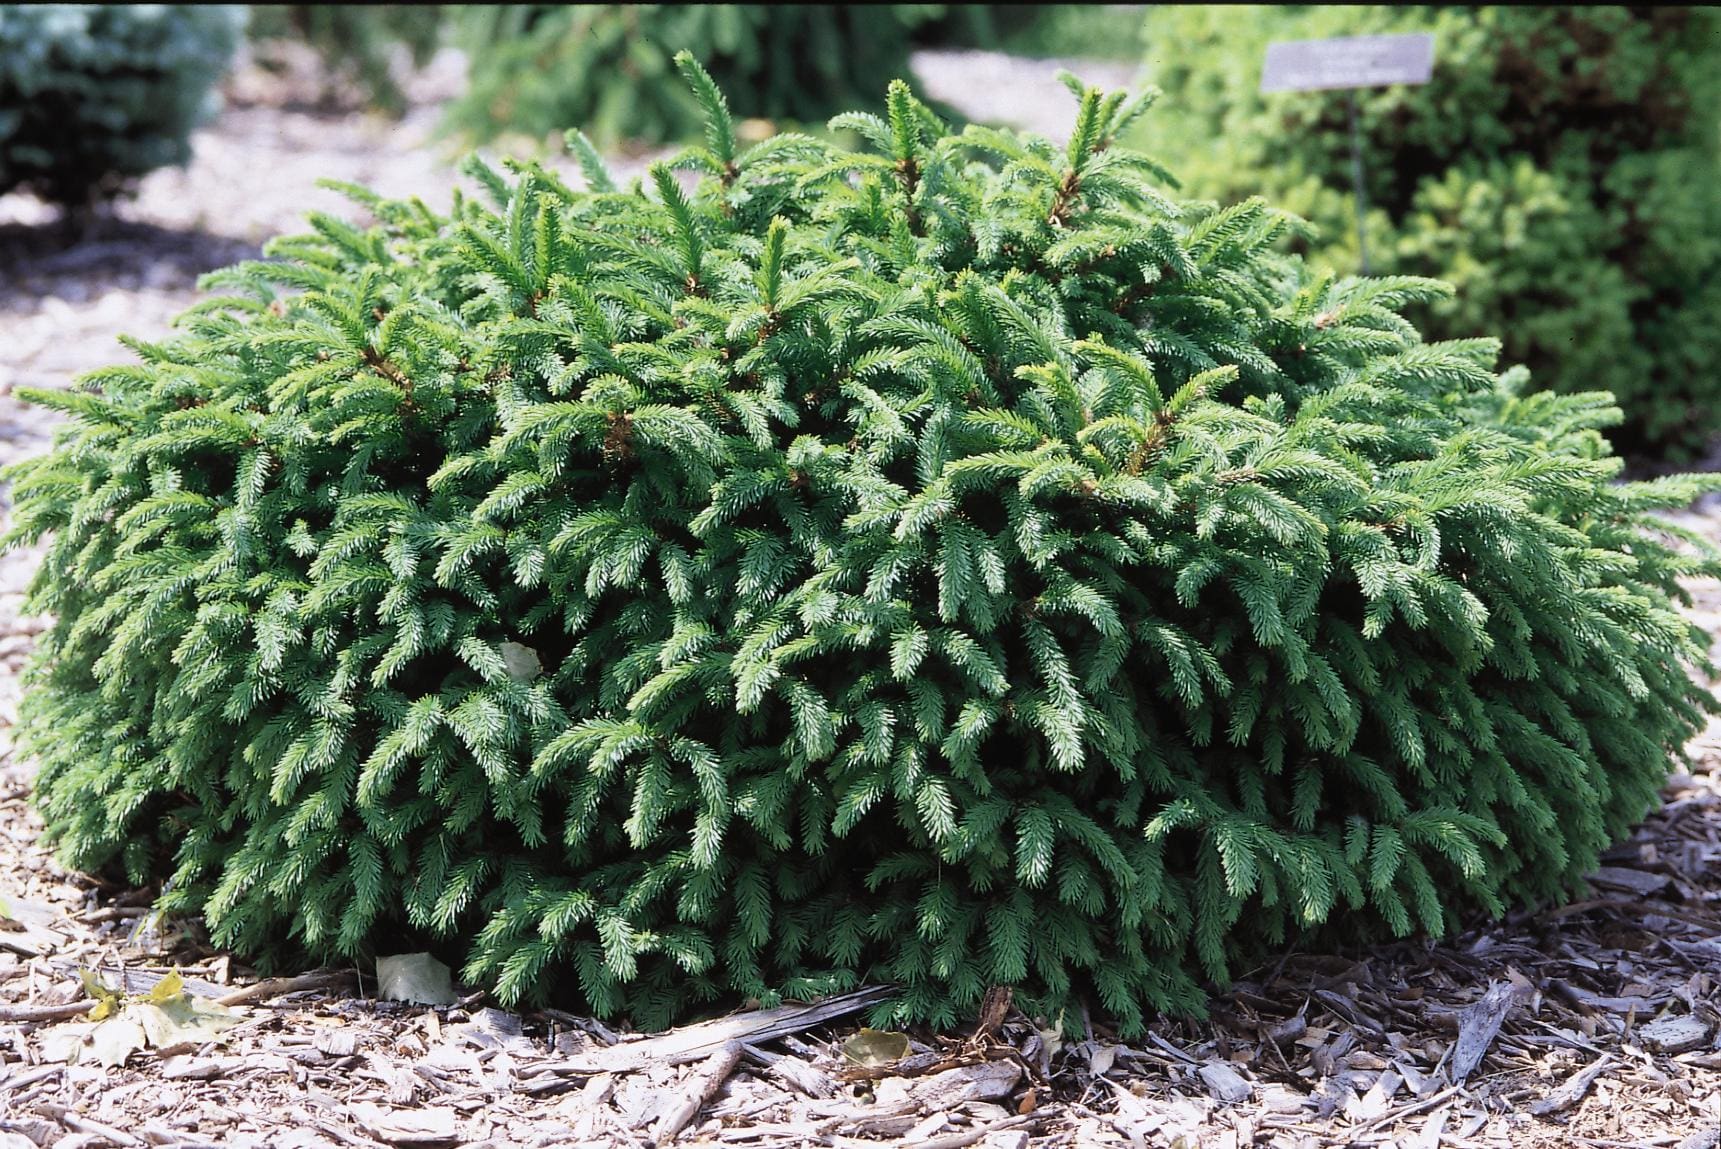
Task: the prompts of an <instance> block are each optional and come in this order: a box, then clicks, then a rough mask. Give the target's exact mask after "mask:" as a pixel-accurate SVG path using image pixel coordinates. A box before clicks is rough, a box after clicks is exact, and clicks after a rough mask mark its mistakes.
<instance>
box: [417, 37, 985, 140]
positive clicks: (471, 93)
mask: <svg viewBox="0 0 1721 1149" xmlns="http://www.w3.org/2000/svg"><path fill="white" fill-rule="evenodd" d="M947 8H949V6H948V5H940V4H878V5H846V4H579V5H569V4H500V5H495V6H490V7H484V6H468V7H465V8H463V9H462V11H461V13H460V17H459V21H460V25H459V27H460V31H459V35H458V39H459V41H460V44H461V46H462V47H463V48H464V49H465V50H466V52H467V54H468V56H469V57H470V59H471V72H470V79H469V83H470V88H469V90H468V92H467V93H466V95H465V96H464V97H462V98H461V99H460V100H459V101H457V102H456V104H455V105H454V107H453V108H452V110H451V115H450V122H451V123H452V124H453V125H454V126H455V127H457V128H459V129H461V130H463V131H466V132H468V133H471V134H473V135H476V136H478V137H480V138H484V137H489V136H494V135H496V134H498V133H501V132H504V131H516V132H524V133H526V134H528V135H533V136H537V137H539V138H542V137H544V136H546V135H548V134H550V133H552V132H561V131H564V130H565V129H567V128H568V127H569V125H578V126H579V127H581V128H583V129H584V130H585V131H586V133H587V134H588V135H590V136H591V137H592V138H593V139H595V140H596V141H597V142H598V143H599V144H600V145H603V146H605V147H610V146H613V145H615V144H617V143H621V142H634V143H645V144H660V143H666V142H684V141H687V140H691V139H695V138H697V137H698V135H699V132H700V130H701V126H702V124H703V123H704V120H703V118H702V116H701V113H700V110H699V104H698V102H697V101H696V100H694V99H693V97H692V95H691V94H690V93H689V92H688V90H687V88H686V86H685V85H684V84H682V83H681V82H680V80H679V78H678V77H677V76H676V75H675V66H674V64H673V63H672V60H671V58H672V57H673V56H674V54H675V53H676V52H679V51H682V50H688V51H691V52H693V53H694V55H696V56H698V57H699V58H700V59H702V60H704V61H705V62H706V66H707V67H708V68H709V69H710V71H711V74H712V76H713V77H715V79H716V80H717V82H718V84H719V85H721V86H722V88H723V90H724V92H725V93H726V94H727V96H728V98H729V99H730V101H731V102H732V103H733V104H734V107H735V112H736V114H737V115H741V116H752V117H762V118H765V119H771V120H791V121H799V122H818V121H822V120H824V119H825V118H826V117H827V116H830V115H832V114H833V113H835V112H840V111H842V110H843V109H844V108H847V107H850V106H853V105H857V104H870V103H876V102H877V100H878V94H879V93H880V92H882V91H883V90H884V86H885V85H886V84H887V83H889V82H890V81H891V80H892V79H895V78H896V77H898V76H903V75H906V74H907V73H908V50H909V46H910V41H911V37H912V36H913V35H914V33H915V31H916V29H918V28H922V27H932V26H934V25H935V24H936V25H947V24H950V23H952V22H953V21H957V20H959V19H960V17H959V16H958V15H957V14H958V13H962V12H964V11H966V9H964V8H962V7H960V6H958V7H957V8H955V9H954V10H953V11H948V12H947V11H946V9H947Z"/></svg>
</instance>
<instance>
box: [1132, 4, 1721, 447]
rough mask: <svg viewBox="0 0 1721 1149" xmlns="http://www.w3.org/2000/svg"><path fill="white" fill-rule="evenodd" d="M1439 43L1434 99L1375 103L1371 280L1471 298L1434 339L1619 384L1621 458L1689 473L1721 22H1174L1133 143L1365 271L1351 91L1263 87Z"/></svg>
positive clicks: (1677, 14)
mask: <svg viewBox="0 0 1721 1149" xmlns="http://www.w3.org/2000/svg"><path fill="white" fill-rule="evenodd" d="M1409 31H1428V32H1432V33H1433V34H1434V36H1435V41H1436V49H1435V71H1434V79H1433V82H1432V83H1430V84H1428V85H1427V86H1425V87H1394V88H1386V89H1375V90H1369V91H1364V92H1360V93H1359V94H1358V99H1359V101H1360V107H1361V121H1362V127H1363V132H1364V136H1365V141H1366V142H1365V154H1366V159H1367V172H1368V194H1369V200H1370V204H1371V207H1372V208H1373V209H1374V210H1373V214H1372V216H1371V218H1370V220H1369V221H1368V223H1369V232H1370V237H1371V245H1370V246H1371V254H1372V256H1373V258H1374V262H1375V270H1377V271H1379V272H1383V273H1387V274H1394V273H1403V274H1414V275H1428V276H1434V277H1438V278H1440V279H1444V280H1446V281H1448V282H1450V283H1452V284H1453V285H1454V286H1455V287H1456V288H1457V289H1458V290H1457V293H1456V294H1455V295H1454V296H1453V297H1452V298H1451V299H1449V300H1445V301H1442V302H1440V303H1436V304H1432V305H1428V306H1423V307H1418V308H1415V309H1414V310H1413V312H1412V315H1413V317H1414V318H1415V319H1416V321H1417V322H1418V323H1419V324H1420V325H1421V326H1423V327H1424V329H1425V330H1427V331H1428V332H1429V333H1430V334H1431V335H1434V336H1437V337H1455V336H1466V335H1474V334H1477V333H1480V332H1498V333H1499V334H1500V336H1501V338H1502V339H1503V340H1504V342H1505V355H1506V358H1507V360H1508V361H1511V362H1520V363H1524V364H1527V365H1528V366H1529V367H1530V369H1531V376H1532V379H1533V380H1534V382H1535V383H1536V384H1537V385H1538V386H1542V387H1551V388H1554V389H1556V390H1561V391H1580V390H1588V389H1591V388H1606V389H1607V390H1609V391H1612V392H1613V393H1614V395H1616V396H1617V397H1618V399H1619V401H1620V403H1621V405H1622V406H1623V407H1624V408H1625V411H1626V415H1627V424H1626V426H1625V428H1624V429H1623V431H1622V432H1621V435H1622V438H1621V445H1622V447H1624V448H1626V449H1628V450H1629V451H1630V452H1631V453H1634V454H1657V453H1663V452H1665V453H1671V454H1674V455H1676V456H1681V455H1689V454H1690V453H1693V452H1698V451H1700V450H1702V448H1703V447H1704V445H1705V443H1706V442H1707V441H1708V440H1709V438H1710V437H1711V436H1713V435H1714V433H1715V432H1716V431H1717V429H1718V428H1721V373H1718V372H1717V371H1716V369H1715V364H1716V363H1717V362H1721V324H1718V323H1717V322H1716V317H1717V316H1721V158H1718V145H1721V12H1718V11H1717V10H1714V9H1693V8H1634V9H1626V8H1606V7H1588V8H1586V7H1563V8H1529V7H1522V8H1514V7H1498V8H1476V7H1450V8H1443V9H1431V8H1422V7H1415V8H1410V7H1406V8H1382V7H1339V6H1329V7H1310V6H1301V7H1290V6H1288V7H1270V8H1269V7H1252V8H1251V7H1223V6H1220V7H1201V6H1163V7H1156V8H1154V9H1152V10H1151V11H1150V13H1149V15H1148V17H1147V37H1148V43H1149V49H1148V54H1147V63H1148V73H1149V76H1148V78H1149V79H1151V80H1153V81H1154V82H1156V83H1157V84H1159V85H1160V86H1161V87H1163V88H1164V89H1165V91H1166V93H1167V98H1166V100H1165V106H1166V109H1167V114H1166V115H1165V116H1163V117H1160V118H1159V119H1158V120H1157V121H1156V122H1155V123H1153V124H1151V125H1150V126H1149V127H1148V128H1147V130H1146V131H1145V132H1144V133H1143V135H1142V136H1141V137H1140V139H1139V140H1138V141H1137V142H1138V143H1140V144H1141V145H1142V146H1144V147H1146V148H1148V150H1150V151H1152V152H1153V153H1154V154H1155V155H1157V156H1159V157H1160V158H1161V159H1163V160H1164V161H1165V162H1166V163H1167V164H1169V165H1170V166H1171V167H1172V168H1173V169H1174V170H1175V171H1176V172H1177V173H1178V175H1179V176H1180V177H1182V178H1183V179H1184V181H1185V184H1186V187H1187V189H1188V190H1189V191H1190V192H1192V193H1193V194H1197V195H1201V196H1211V197H1215V198H1218V199H1220V200H1222V201H1226V202H1231V201H1234V200H1237V199H1240V198H1243V197H1246V196H1248V195H1252V194H1255V193H1257V192H1264V193H1265V194H1267V195H1269V196H1271V197H1272V198H1273V199H1274V200H1275V202H1280V203H1283V204H1284V205H1285V206H1286V207H1288V208H1290V209H1291V210H1294V211H1297V212H1299V213H1301V214H1303V215H1305V216H1307V217H1308V218H1310V219H1311V220H1313V221H1314V222H1315V223H1317V224H1318V225H1319V227H1320V232H1321V235H1320V238H1319V240H1318V241H1316V242H1314V243H1312V244H1309V245H1308V246H1307V250H1308V251H1309V252H1310V254H1311V256H1312V258H1313V259H1314V260H1315V261H1316V262H1318V263H1327V264H1330V265H1332V266H1334V267H1336V268H1337V269H1338V270H1340V271H1341V272H1346V273H1349V272H1354V271H1355V270H1356V269H1357V266H1358V256H1357V246H1356V238H1355V231H1356V229H1355V218H1354V212H1353V207H1352V200H1353V197H1352V195H1351V159H1350V136H1349V130H1348V124H1347V116H1346V104H1345V95H1344V93H1342V92H1304V93H1282V94H1274V95H1271V96H1266V97H1263V96H1261V95H1260V94H1259V93H1258V84H1259V81H1260V74H1261V59H1262V55H1263V52H1264V49H1265V47H1266V44H1267V42H1268V41H1269V40H1287V39H1305V38H1319V37H1325V36H1339V35H1357V34H1364V33H1377V32H1409Z"/></svg>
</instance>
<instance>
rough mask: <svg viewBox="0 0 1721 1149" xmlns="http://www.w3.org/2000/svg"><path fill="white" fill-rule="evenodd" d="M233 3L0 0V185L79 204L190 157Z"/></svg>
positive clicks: (234, 34)
mask: <svg viewBox="0 0 1721 1149" xmlns="http://www.w3.org/2000/svg"><path fill="white" fill-rule="evenodd" d="M244 26H245V8H244V7H243V6H242V5H237V4H211V5H192V4H0V194H4V193H6V192H9V191H12V190H14V189H17V188H23V189H25V190H27V191H31V192H34V193H35V194H37V195H39V196H41V197H42V198H44V199H49V200H55V201H58V202H60V203H65V204H69V205H73V206H77V207H84V206H87V205H89V204H90V203H91V202H93V201H95V200H100V199H104V198H107V197H110V196H113V195H115V194H117V193H118V192H120V191H122V190H123V189H124V188H125V186H126V184H127V182H128V181H130V180H132V179H134V178H135V177H137V176H141V175H144V174H146V173H148V172H151V171H154V170H155V169H156V168H159V167H165V166H167V165H169V164H182V163H184V162H185V161H186V160H187V159H189V158H190V156H191V142H190V136H191V130H192V129H193V128H195V127H196V126H197V125H198V124H199V123H200V122H201V121H202V120H203V119H204V117H205V116H206V115H207V114H208V113H209V112H210V111H211V108H212V103H213V97H212V91H211V89H212V88H213V87H214V84H215V81H216V80H218V79H219V78H220V77H221V73H222V72H223V71H225V70H226V67H227V61H228V59H229V58H230V57H231V56H232V54H233V50H234V48H235V47H236V46H237V45H238V39H239V34H240V32H241V31H242V30H243V28H244Z"/></svg>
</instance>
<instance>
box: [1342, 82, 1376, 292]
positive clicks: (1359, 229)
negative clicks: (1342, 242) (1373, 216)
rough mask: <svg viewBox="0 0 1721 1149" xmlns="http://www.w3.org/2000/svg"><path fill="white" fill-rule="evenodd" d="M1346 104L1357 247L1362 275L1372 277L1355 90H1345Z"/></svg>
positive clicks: (1360, 130) (1366, 190)
mask: <svg viewBox="0 0 1721 1149" xmlns="http://www.w3.org/2000/svg"><path fill="white" fill-rule="evenodd" d="M1345 103H1346V104H1348V105H1349V106H1350V119H1351V183H1352V184H1354V185H1355V187H1356V246H1357V251H1358V253H1359V254H1360V255H1361V256H1362V273H1363V274H1364V275H1372V274H1373V273H1372V272H1371V271H1369V267H1368V185H1367V183H1366V182H1365V181H1364V180H1363V173H1362V127H1361V125H1360V124H1359V123H1358V122H1357V113H1356V89H1355V88H1346V89H1345Z"/></svg>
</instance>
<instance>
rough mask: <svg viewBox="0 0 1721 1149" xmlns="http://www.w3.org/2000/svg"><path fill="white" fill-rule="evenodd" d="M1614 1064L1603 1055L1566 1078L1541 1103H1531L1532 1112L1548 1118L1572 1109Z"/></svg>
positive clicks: (1612, 1060) (1609, 1058) (1608, 1056)
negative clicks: (1597, 1079)
mask: <svg viewBox="0 0 1721 1149" xmlns="http://www.w3.org/2000/svg"><path fill="white" fill-rule="evenodd" d="M1613 1064H1614V1059H1613V1057H1612V1056H1610V1055H1608V1054H1603V1055H1602V1056H1601V1057H1599V1058H1597V1059H1596V1060H1595V1061H1593V1062H1591V1063H1590V1064H1589V1065H1587V1066H1585V1067H1584V1068H1582V1069H1580V1070H1578V1071H1577V1072H1576V1073H1574V1074H1572V1075H1571V1076H1570V1077H1568V1078H1566V1080H1565V1082H1564V1083H1563V1084H1562V1085H1561V1086H1560V1087H1559V1088H1558V1089H1556V1090H1554V1091H1553V1092H1552V1093H1550V1094H1548V1095H1547V1096H1546V1097H1544V1098H1542V1099H1541V1100H1539V1101H1533V1102H1531V1103H1530V1112H1531V1113H1532V1114H1533V1115H1535V1116H1537V1117H1547V1116H1549V1115H1550V1114H1554V1113H1559V1112H1561V1111H1562V1110H1566V1109H1570V1108H1571V1107H1572V1106H1574V1105H1576V1104H1577V1103H1578V1102H1580V1101H1582V1100H1583V1099H1584V1094H1586V1093H1588V1092H1589V1091H1590V1086H1592V1085H1594V1084H1595V1081H1596V1078H1598V1077H1600V1076H1601V1075H1602V1074H1603V1073H1606V1072H1607V1071H1608V1069H1609V1067H1611V1066H1612V1065H1613Z"/></svg>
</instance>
